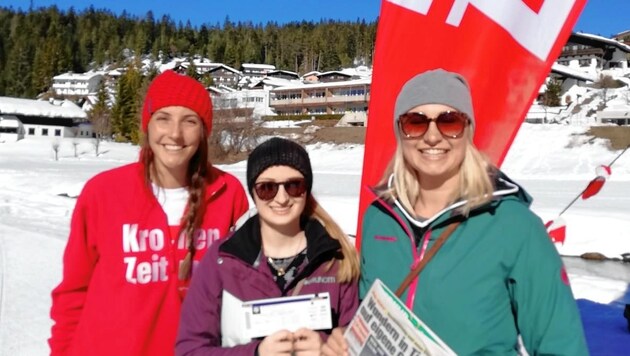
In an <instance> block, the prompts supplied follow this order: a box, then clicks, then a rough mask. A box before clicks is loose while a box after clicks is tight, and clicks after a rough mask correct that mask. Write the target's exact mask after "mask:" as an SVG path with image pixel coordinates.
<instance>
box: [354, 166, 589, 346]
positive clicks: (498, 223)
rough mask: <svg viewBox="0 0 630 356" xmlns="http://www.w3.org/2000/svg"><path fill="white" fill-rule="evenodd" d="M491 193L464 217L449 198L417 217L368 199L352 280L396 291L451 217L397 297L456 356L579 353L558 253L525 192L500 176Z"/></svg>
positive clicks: (579, 337) (576, 318) (364, 287)
mask: <svg viewBox="0 0 630 356" xmlns="http://www.w3.org/2000/svg"><path fill="white" fill-rule="evenodd" d="M500 176H501V177H502V178H497V182H496V184H495V185H496V189H495V193H494V195H493V200H492V201H491V202H489V203H488V204H486V205H484V206H481V207H479V208H476V209H474V210H473V211H471V212H470V214H469V216H468V217H464V216H462V215H461V214H460V213H459V212H458V207H460V206H462V205H463V204H464V202H458V203H456V204H454V205H452V206H450V207H448V208H446V209H444V210H443V211H441V212H440V213H438V214H437V215H436V216H434V217H431V218H429V219H428V220H424V221H418V220H416V219H414V218H413V215H411V214H409V213H408V212H407V211H405V209H404V208H403V207H402V205H401V204H400V203H399V202H397V201H393V202H386V201H384V200H383V199H380V198H378V197H377V198H376V199H375V200H374V202H373V203H372V204H371V205H370V206H369V208H368V209H367V210H366V212H365V214H364V217H363V222H362V233H361V236H362V240H361V280H360V284H359V294H360V297H361V299H363V297H364V296H365V293H366V292H367V291H368V289H369V288H370V286H371V285H372V283H373V282H374V280H375V279H377V278H378V279H380V280H381V281H383V282H384V283H385V285H387V286H388V287H389V288H390V289H392V290H396V289H397V288H398V287H399V286H400V284H401V283H402V281H403V279H404V278H405V277H406V276H407V274H408V273H409V271H410V270H411V269H412V267H413V266H415V263H418V262H419V261H420V259H421V258H420V256H421V255H422V251H423V250H424V251H426V250H428V249H430V248H431V245H432V243H433V242H434V241H435V240H436V239H437V237H438V236H439V235H440V233H441V231H442V230H443V229H444V228H445V227H446V226H447V225H449V224H450V223H451V222H453V221H460V222H461V224H460V225H459V226H458V227H457V229H456V230H455V231H454V232H453V233H452V234H451V236H450V237H449V238H448V240H446V243H445V244H444V245H443V246H442V247H441V248H440V250H439V251H438V252H437V254H436V255H435V256H434V257H433V258H432V259H431V260H430V262H429V263H428V264H427V265H426V266H425V268H424V270H423V271H422V272H421V273H420V275H419V277H418V278H417V279H416V280H415V281H414V282H412V284H411V285H410V287H409V288H408V289H407V291H406V292H405V294H403V295H402V297H401V299H402V301H403V302H405V303H406V304H407V306H408V307H409V308H410V309H411V310H412V311H413V312H414V314H416V315H417V316H418V317H419V318H420V319H421V320H423V321H424V322H425V323H426V324H427V325H428V326H429V327H430V328H431V329H432V330H433V331H434V332H435V333H436V334H437V335H438V336H439V337H440V338H441V339H442V340H443V341H444V342H445V343H446V344H448V345H449V346H450V347H451V348H452V349H453V350H454V351H455V352H456V353H457V354H458V355H479V354H483V355H516V354H518V353H519V345H521V344H519V341H518V338H519V335H520V336H521V337H522V346H524V347H525V349H526V350H527V352H528V353H529V355H572V356H576V355H588V349H587V346H586V341H585V338H584V331H583V328H582V322H581V320H580V315H579V312H578V309H577V305H576V302H575V299H574V298H573V294H572V292H571V288H570V286H569V281H568V278H567V275H566V272H565V269H564V267H563V264H562V260H561V259H560V256H559V254H558V252H557V250H556V248H555V246H554V245H553V243H552V242H551V239H550V238H549V236H548V234H547V231H546V229H545V226H544V225H543V223H542V221H541V220H540V218H539V217H538V216H536V215H535V214H534V213H533V212H532V211H531V210H530V209H529V205H530V204H531V198H530V197H529V196H528V195H527V193H525V192H524V191H523V190H522V189H521V188H520V187H519V186H518V185H516V184H515V183H513V182H511V181H509V179H507V177H505V176H504V175H502V174H501V175H500Z"/></svg>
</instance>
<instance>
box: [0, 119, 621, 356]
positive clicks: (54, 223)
mask: <svg viewBox="0 0 630 356" xmlns="http://www.w3.org/2000/svg"><path fill="white" fill-rule="evenodd" d="M586 130H587V128H586V127H584V126H566V125H531V124H524V125H523V127H522V129H521V130H520V132H519V134H518V136H517V138H516V140H515V142H514V144H513V146H512V148H511V150H510V152H509V154H508V156H507V158H506V160H505V162H504V164H503V170H504V171H505V172H506V173H507V174H508V175H509V176H511V177H512V178H513V179H515V180H516V181H517V182H519V183H520V184H521V185H522V186H523V187H524V188H525V189H526V190H528V192H529V193H530V194H531V195H532V196H533V197H534V204H533V207H532V208H533V210H534V211H535V212H536V213H537V214H539V215H540V216H541V217H542V218H543V220H545V221H548V220H551V219H556V217H557V215H558V214H559V213H560V211H562V209H563V208H564V207H565V206H566V205H567V204H568V203H569V202H570V201H571V200H572V199H573V198H574V197H575V196H576V195H577V194H579V193H580V192H581V191H582V189H584V187H586V184H587V183H588V182H589V181H590V180H591V179H593V178H594V177H595V169H596V167H597V166H599V165H601V164H609V163H610V162H611V161H612V160H613V159H614V157H615V156H616V155H618V154H619V153H620V151H610V150H608V149H607V147H606V142H604V141H602V140H598V139H595V140H591V139H590V137H586V136H584V135H582V133H584V132H585V131H586ZM60 142H61V146H60V147H61V148H60V152H59V160H58V161H55V160H54V154H53V151H52V148H51V147H52V145H51V141H50V140H49V139H43V138H27V139H25V140H22V141H19V142H13V143H3V144H0V355H45V354H48V348H47V344H46V339H47V338H48V337H49V332H50V326H51V320H50V318H49V308H50V291H51V290H52V288H53V287H54V286H55V285H56V284H57V283H59V279H60V276H61V267H62V266H61V256H62V253H63V249H64V246H65V242H66V239H67V235H68V230H69V220H70V216H71V213H72V209H73V207H74V203H75V199H73V198H71V197H74V196H76V195H77V194H78V193H79V192H80V190H81V188H82V186H83V184H84V183H85V181H86V180H87V179H88V178H90V177H91V176H93V175H94V174H96V173H97V172H100V171H103V170H106V169H109V168H112V167H116V166H119V165H122V164H125V163H127V162H131V161H135V160H136V159H137V156H138V149H137V147H134V146H131V145H128V144H118V143H108V142H106V143H103V144H102V145H101V148H100V151H101V154H100V155H99V156H98V157H95V155H94V148H93V146H92V143H91V141H90V140H77V141H75V140H71V139H64V140H62V141H60ZM73 142H78V143H79V144H78V145H77V155H76V157H75V154H74V146H73V144H72V143H73ZM307 148H308V151H309V153H310V155H311V159H312V161H313V169H314V171H315V179H314V190H313V191H314V194H315V196H316V197H317V198H318V200H319V201H320V202H321V203H322V205H323V206H324V207H325V208H326V209H327V210H328V211H329V212H330V213H331V214H332V215H333V216H334V217H335V218H336V219H337V220H338V221H339V223H340V225H341V226H342V228H344V230H345V231H347V232H348V233H354V232H355V231H356V226H357V209H358V193H359V189H360V187H359V185H360V175H361V167H362V157H363V146H362V145H344V146H334V145H329V144H316V145H310V146H308V147H307ZM221 167H222V168H223V169H225V170H227V171H230V172H232V173H234V174H235V175H236V176H237V177H239V178H240V179H241V181H244V176H245V162H239V163H236V164H233V165H229V166H221ZM612 171H613V173H612V176H611V177H610V178H609V181H608V182H607V183H606V184H605V185H604V188H603V189H602V191H601V192H600V193H599V194H598V195H596V196H594V197H592V198H590V199H588V200H584V201H583V200H578V201H577V202H576V203H575V204H574V206H572V207H571V208H570V209H569V210H568V211H567V212H566V213H564V214H563V218H564V219H565V221H566V223H567V227H568V231H567V241H566V243H565V245H564V246H562V247H560V252H561V253H562V254H563V255H567V256H577V255H580V254H582V253H584V252H600V253H602V254H604V255H606V256H608V257H613V258H619V257H620V256H621V254H623V253H628V252H630V152H627V153H626V154H625V155H624V156H622V157H621V158H620V159H619V160H618V161H617V162H615V164H614V165H613V166H612ZM566 263H567V267H568V268H569V275H570V279H571V283H572V287H573V291H574V294H575V296H576V298H586V299H590V300H593V301H595V302H599V303H606V304H608V303H620V302H625V303H630V291H629V289H628V286H629V281H630V265H629V264H622V263H619V262H603V263H604V264H608V266H609V267H608V268H605V269H597V268H596V269H595V271H593V270H592V267H591V266H590V265H589V264H584V263H583V261H581V260H576V259H573V258H567V259H566ZM602 271H604V272H602ZM619 317H620V316H619Z"/></svg>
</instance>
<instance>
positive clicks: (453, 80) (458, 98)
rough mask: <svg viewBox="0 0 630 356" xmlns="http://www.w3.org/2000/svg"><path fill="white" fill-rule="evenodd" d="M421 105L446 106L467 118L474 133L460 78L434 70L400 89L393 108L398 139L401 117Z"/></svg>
mask: <svg viewBox="0 0 630 356" xmlns="http://www.w3.org/2000/svg"><path fill="white" fill-rule="evenodd" d="M424 104H442V105H448V106H450V107H452V108H453V109H456V110H457V111H460V112H463V113H464V114H466V115H468V117H469V118H470V122H471V128H472V129H473V131H474V129H475V113H474V110H473V105H472V97H471V96H470V87H469V86H468V82H466V79H464V77H462V76H461V75H459V74H457V73H453V72H447V71H445V70H444V69H434V70H430V71H427V72H423V73H420V74H417V75H416V76H415V77H413V78H411V79H410V80H409V81H407V83H405V85H403V87H402V89H401V90H400V93H398V97H397V98H396V106H395V108H394V132H396V134H397V135H398V118H399V117H400V115H402V114H404V113H406V112H407V111H409V110H411V109H413V108H415V107H416V106H418V105H424Z"/></svg>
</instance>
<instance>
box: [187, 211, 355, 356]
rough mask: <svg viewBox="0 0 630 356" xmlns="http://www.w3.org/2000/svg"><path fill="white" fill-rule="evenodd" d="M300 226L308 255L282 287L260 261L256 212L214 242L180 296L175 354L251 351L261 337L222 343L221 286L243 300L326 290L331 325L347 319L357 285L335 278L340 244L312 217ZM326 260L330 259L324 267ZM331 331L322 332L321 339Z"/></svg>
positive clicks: (248, 353)
mask: <svg viewBox="0 0 630 356" xmlns="http://www.w3.org/2000/svg"><path fill="white" fill-rule="evenodd" d="M304 232H305V235H306V241H307V249H306V257H307V258H306V260H305V262H304V263H303V264H302V266H300V267H299V271H298V274H297V276H296V278H295V279H294V280H293V281H292V282H291V283H290V284H288V285H287V286H286V288H285V290H284V291H282V290H280V288H279V287H278V285H277V284H276V282H275V281H274V279H273V275H272V272H271V269H270V267H269V265H268V264H267V263H266V262H265V261H266V257H265V256H264V255H263V253H262V250H261V236H260V222H259V217H258V215H255V216H253V217H251V218H250V219H249V220H247V222H245V224H244V225H243V226H241V228H239V229H238V230H237V231H236V232H234V234H233V235H232V236H231V237H229V238H227V239H225V240H223V241H222V242H221V243H215V244H213V245H212V246H211V247H210V249H209V250H208V252H207V253H206V255H205V256H204V257H203V260H202V261H201V263H200V264H199V266H198V268H197V270H196V271H195V274H194V275H193V278H192V281H191V285H190V289H189V290H188V294H187V295H186V298H185V299H184V303H183V306H182V313H181V319H180V325H179V332H178V336H177V343H176V346H175V353H176V355H255V354H256V350H257V347H258V344H259V343H260V341H261V340H260V339H254V340H252V341H250V342H248V343H245V344H242V345H238V346H234V347H222V346H221V338H222V336H221V300H222V295H223V291H224V290H225V291H227V292H229V293H230V294H232V295H233V296H235V297H236V298H238V299H240V300H242V301H250V300H256V299H264V298H277V297H281V296H287V295H293V294H295V295H304V294H313V293H323V292H329V293H330V303H331V311H332V322H333V328H334V327H337V326H345V325H347V324H349V323H350V320H352V317H353V316H354V314H355V312H356V310H357V308H358V305H359V301H358V285H357V282H354V281H353V282H351V283H337V268H338V259H339V258H341V256H340V253H341V252H340V251H341V246H340V244H339V242H338V241H337V240H335V239H333V238H331V237H330V236H329V235H328V233H327V232H326V230H325V229H324V227H323V226H322V225H321V224H320V223H319V222H318V221H317V220H314V219H312V220H308V221H307V222H306V223H305V225H304ZM330 261H333V264H332V266H331V267H330V268H329V265H330ZM300 281H302V282H300ZM296 286H298V287H297V290H296ZM295 292H297V293H295ZM330 331H331V330H326V331H325V332H324V333H322V338H323V339H324V340H325V339H326V337H327V334H328V333H330Z"/></svg>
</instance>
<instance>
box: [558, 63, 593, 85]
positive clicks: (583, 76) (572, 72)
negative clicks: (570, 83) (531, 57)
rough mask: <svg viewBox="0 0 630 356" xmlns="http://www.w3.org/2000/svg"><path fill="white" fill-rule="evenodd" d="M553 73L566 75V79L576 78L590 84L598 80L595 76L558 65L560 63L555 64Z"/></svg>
mask: <svg viewBox="0 0 630 356" xmlns="http://www.w3.org/2000/svg"><path fill="white" fill-rule="evenodd" d="M551 71H552V72H555V73H558V74H560V75H564V76H566V77H570V78H574V79H578V80H584V81H589V82H594V81H596V80H597V78H596V77H595V76H594V75H593V74H590V73H586V72H583V71H581V70H578V69H574V68H570V67H567V66H565V65H562V64H558V63H553V64H552V65H551Z"/></svg>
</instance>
